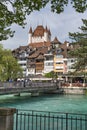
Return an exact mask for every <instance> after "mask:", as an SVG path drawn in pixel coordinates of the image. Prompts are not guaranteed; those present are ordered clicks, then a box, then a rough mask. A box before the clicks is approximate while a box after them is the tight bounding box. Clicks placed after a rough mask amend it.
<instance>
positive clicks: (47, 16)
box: [2, 6, 87, 49]
mask: <svg viewBox="0 0 87 130" xmlns="http://www.w3.org/2000/svg"><path fill="white" fill-rule="evenodd" d="M86 15H87V11H86V12H85V13H77V12H75V10H74V9H73V8H71V7H70V6H68V7H66V8H65V11H64V12H63V13H61V14H56V13H52V12H51V11H50V9H49V6H46V7H45V8H43V9H41V10H40V11H34V12H32V13H31V14H30V15H29V16H26V22H27V25H26V27H25V29H22V27H20V26H18V25H14V26H12V29H13V30H15V31H16V33H15V35H14V37H13V38H9V39H8V40H6V41H2V43H3V46H4V48H7V49H15V48H17V47H19V46H23V45H27V44H28V32H29V28H30V26H32V28H33V29H35V28H36V26H37V25H39V24H40V25H43V26H44V27H45V26H46V25H47V26H48V27H49V28H50V30H51V34H52V40H53V38H54V37H55V36H57V37H58V39H59V40H60V42H64V41H65V40H68V41H69V36H68V33H69V32H77V31H79V29H78V27H80V26H81V25H82V20H81V19H82V18H83V19H86Z"/></svg>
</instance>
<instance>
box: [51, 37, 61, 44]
mask: <svg viewBox="0 0 87 130" xmlns="http://www.w3.org/2000/svg"><path fill="white" fill-rule="evenodd" d="M52 43H53V44H61V42H60V41H59V40H58V38H57V37H55V38H54V40H53V41H52Z"/></svg>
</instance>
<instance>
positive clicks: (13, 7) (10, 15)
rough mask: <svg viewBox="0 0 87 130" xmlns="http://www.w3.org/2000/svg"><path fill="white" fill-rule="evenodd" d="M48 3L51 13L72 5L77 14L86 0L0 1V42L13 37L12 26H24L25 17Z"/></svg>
mask: <svg viewBox="0 0 87 130" xmlns="http://www.w3.org/2000/svg"><path fill="white" fill-rule="evenodd" d="M48 2H50V5H51V11H53V12H56V13H61V12H63V11H64V7H65V6H67V5H68V4H69V2H70V3H71V4H72V7H73V8H75V10H76V11H77V12H82V13H83V12H84V11H85V10H86V8H87V0H0V41H2V40H6V39H8V38H9V37H13V35H14V31H12V30H11V25H12V24H18V25H20V26H22V27H24V26H25V24H26V23H25V19H26V15H29V14H30V13H31V12H32V11H34V10H38V11H39V10H40V9H41V8H43V7H45V6H46V4H47V3H48Z"/></svg>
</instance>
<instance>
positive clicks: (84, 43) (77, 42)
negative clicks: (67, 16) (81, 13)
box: [69, 19, 87, 73]
mask: <svg viewBox="0 0 87 130" xmlns="http://www.w3.org/2000/svg"><path fill="white" fill-rule="evenodd" d="M82 22H83V26H81V27H80V28H79V29H80V32H77V33H69V36H70V38H71V39H72V43H73V46H75V48H74V50H72V51H71V52H70V53H69V54H70V55H71V56H73V57H75V58H76V62H75V64H74V68H75V70H76V71H77V72H83V73H85V72H86V69H87V20H86V19H82Z"/></svg>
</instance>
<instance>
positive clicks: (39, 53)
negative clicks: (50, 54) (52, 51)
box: [29, 47, 48, 58]
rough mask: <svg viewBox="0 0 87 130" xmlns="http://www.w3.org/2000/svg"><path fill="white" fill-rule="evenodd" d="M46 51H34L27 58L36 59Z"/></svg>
mask: <svg viewBox="0 0 87 130" xmlns="http://www.w3.org/2000/svg"><path fill="white" fill-rule="evenodd" d="M47 51H48V48H47V47H46V48H41V49H40V50H36V51H35V52H34V53H33V54H31V55H30V56H29V58H36V57H38V56H39V55H44V54H45V53H47Z"/></svg>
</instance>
